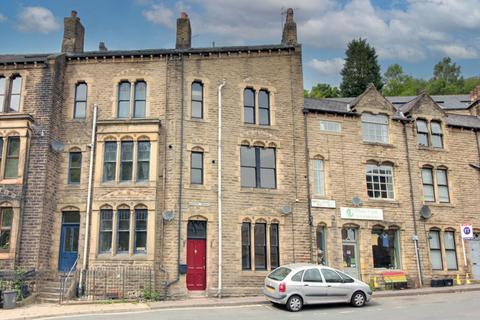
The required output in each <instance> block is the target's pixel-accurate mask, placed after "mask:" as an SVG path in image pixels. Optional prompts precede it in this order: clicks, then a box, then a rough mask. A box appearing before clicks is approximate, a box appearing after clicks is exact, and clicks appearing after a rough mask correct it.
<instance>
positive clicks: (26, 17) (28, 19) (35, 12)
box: [18, 7, 60, 33]
mask: <svg viewBox="0 0 480 320" xmlns="http://www.w3.org/2000/svg"><path fill="white" fill-rule="evenodd" d="M18 20H19V21H18V29H19V30H20V31H23V32H40V33H48V32H51V31H55V30H57V29H58V28H59V27H60V25H59V24H58V22H57V21H56V19H55V16H54V15H53V13H52V12H51V11H50V10H48V9H47V8H43V7H25V8H23V9H22V11H21V12H20V14H19V16H18Z"/></svg>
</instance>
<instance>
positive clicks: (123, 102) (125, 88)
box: [117, 81, 130, 118]
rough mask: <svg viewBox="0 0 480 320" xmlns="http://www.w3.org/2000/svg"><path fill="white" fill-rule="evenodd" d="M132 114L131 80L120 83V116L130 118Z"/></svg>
mask: <svg viewBox="0 0 480 320" xmlns="http://www.w3.org/2000/svg"><path fill="white" fill-rule="evenodd" d="M129 115H130V82H128V81H122V82H120V83H119V84H118V110H117V117H118V118H128V116H129Z"/></svg>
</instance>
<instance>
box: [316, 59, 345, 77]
mask: <svg viewBox="0 0 480 320" xmlns="http://www.w3.org/2000/svg"><path fill="white" fill-rule="evenodd" d="M344 63H345V60H343V59H342V58H333V59H328V60H318V59H312V60H310V61H309V62H307V66H309V67H311V68H312V69H314V70H315V71H316V72H318V73H319V74H321V75H328V76H330V75H338V74H339V73H340V71H341V70H342V68H343V64H344Z"/></svg>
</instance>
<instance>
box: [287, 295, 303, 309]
mask: <svg viewBox="0 0 480 320" xmlns="http://www.w3.org/2000/svg"><path fill="white" fill-rule="evenodd" d="M302 307H303V300H302V298H301V297H300V296H297V295H294V296H291V297H290V298H288V301H287V309H288V311H292V312H297V311H300V310H302Z"/></svg>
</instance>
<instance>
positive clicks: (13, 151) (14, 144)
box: [5, 137, 20, 179]
mask: <svg viewBox="0 0 480 320" xmlns="http://www.w3.org/2000/svg"><path fill="white" fill-rule="evenodd" d="M19 154H20V137H9V138H8V140H7V154H6V157H5V158H6V159H5V178H6V179H15V178H17V177H18V159H19Z"/></svg>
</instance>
